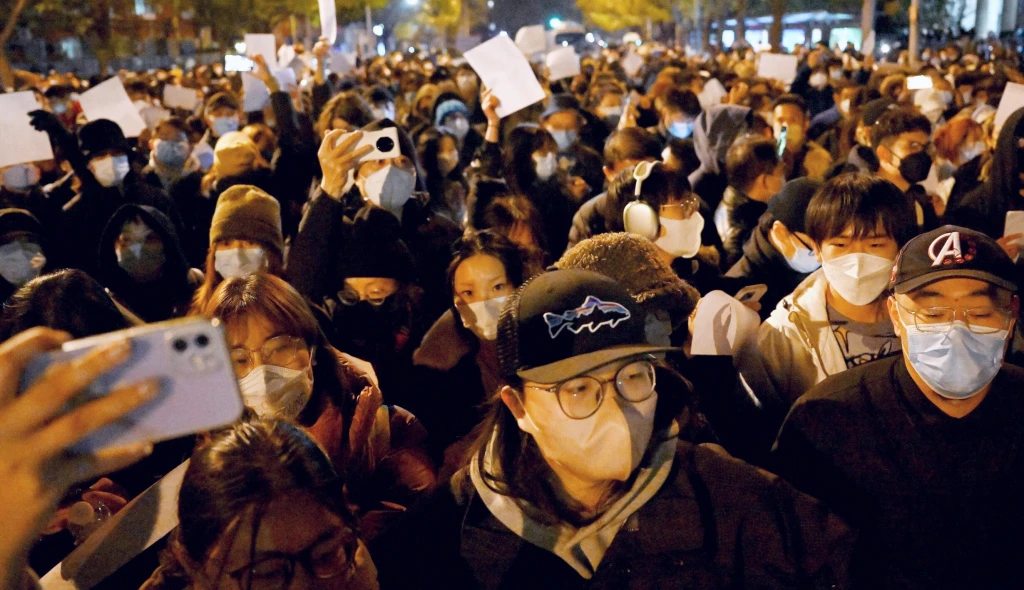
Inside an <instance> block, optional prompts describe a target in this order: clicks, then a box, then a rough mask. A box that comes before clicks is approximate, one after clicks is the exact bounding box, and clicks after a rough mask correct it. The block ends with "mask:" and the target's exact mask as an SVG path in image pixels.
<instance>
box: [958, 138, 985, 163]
mask: <svg viewBox="0 0 1024 590" xmlns="http://www.w3.org/2000/svg"><path fill="white" fill-rule="evenodd" d="M983 153H985V142H983V141H978V142H975V143H973V144H971V145H969V146H967V147H965V148H964V149H963V150H962V151H961V152H960V157H961V158H962V159H963V161H964V163H967V162H970V161H971V160H973V159H974V158H977V157H978V156H980V155H981V154H983Z"/></svg>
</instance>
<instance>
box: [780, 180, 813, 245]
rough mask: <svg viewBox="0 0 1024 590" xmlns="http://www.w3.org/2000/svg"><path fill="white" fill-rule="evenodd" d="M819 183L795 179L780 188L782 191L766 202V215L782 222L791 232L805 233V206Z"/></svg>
mask: <svg viewBox="0 0 1024 590" xmlns="http://www.w3.org/2000/svg"><path fill="white" fill-rule="evenodd" d="M819 188H821V183H820V182H818V181H817V180H814V179H811V178H796V179H793V180H791V181H789V182H787V183H786V184H784V185H783V186H782V190H780V191H779V192H778V194H776V195H775V196H774V197H772V198H771V199H770V200H769V201H768V211H767V212H768V213H769V214H770V215H771V216H772V219H774V220H775V221H779V222H782V225H784V226H786V229H788V230H789V231H791V232H794V231H798V232H806V231H807V229H806V228H805V220H806V218H807V206H808V205H810V203H811V197H813V196H814V193H816V192H818V189H819Z"/></svg>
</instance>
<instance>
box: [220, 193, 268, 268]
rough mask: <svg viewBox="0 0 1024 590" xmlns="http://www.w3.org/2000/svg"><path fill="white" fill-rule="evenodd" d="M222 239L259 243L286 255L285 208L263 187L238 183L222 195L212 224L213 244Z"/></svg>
mask: <svg viewBox="0 0 1024 590" xmlns="http://www.w3.org/2000/svg"><path fill="white" fill-rule="evenodd" d="M218 240H251V241H253V242H259V243H261V244H263V245H265V246H267V247H268V248H270V249H271V250H274V251H276V252H277V254H278V256H282V257H283V256H284V236H283V235H282V233H281V205H280V204H279V203H278V202H277V199H275V198H274V197H272V196H270V195H268V194H267V193H265V192H263V191H262V190H260V189H259V188H256V187H255V186H252V185H248V184H238V185H235V186H233V187H231V188H229V189H228V190H226V191H224V192H223V193H221V195H220V198H218V199H217V208H216V209H214V211H213V223H212V224H211V225H210V245H211V246H212V245H213V243H214V242H216V241H218Z"/></svg>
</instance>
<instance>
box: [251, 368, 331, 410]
mask: <svg viewBox="0 0 1024 590" xmlns="http://www.w3.org/2000/svg"><path fill="white" fill-rule="evenodd" d="M307 371H308V370H298V369H289V368H287V367H278V366H276V365H260V366H258V367H256V368H255V369H253V370H252V372H250V373H249V374H248V375H246V376H245V377H243V378H242V379H240V380H239V381H238V388H239V389H240V390H241V391H242V399H243V400H245V405H247V406H249V407H250V408H252V409H253V410H256V414H257V415H258V416H259V417H260V418H267V417H278V418H285V419H294V418H295V417H296V416H298V415H299V413H300V412H302V410H303V409H304V408H305V407H306V404H307V403H309V398H310V397H312V396H313V380H312V379H311V378H310V376H309V375H308V374H307Z"/></svg>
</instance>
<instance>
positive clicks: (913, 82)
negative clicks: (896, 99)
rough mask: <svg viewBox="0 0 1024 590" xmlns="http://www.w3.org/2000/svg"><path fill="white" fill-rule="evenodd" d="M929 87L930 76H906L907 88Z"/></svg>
mask: <svg viewBox="0 0 1024 590" xmlns="http://www.w3.org/2000/svg"><path fill="white" fill-rule="evenodd" d="M931 87H932V77H931V76H911V77H909V78H907V90H925V89H927V88H931Z"/></svg>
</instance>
